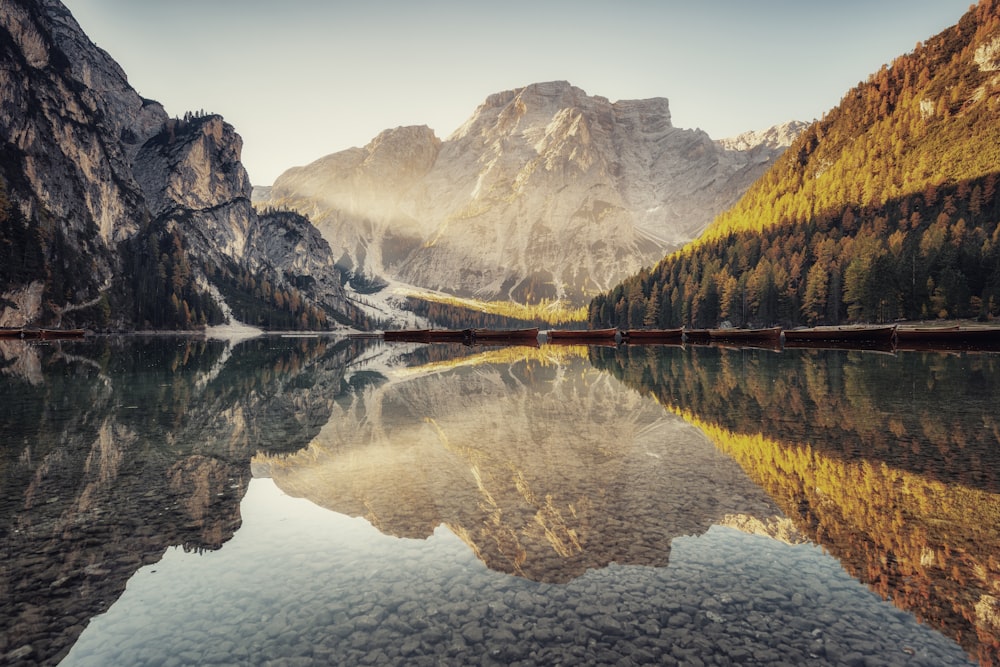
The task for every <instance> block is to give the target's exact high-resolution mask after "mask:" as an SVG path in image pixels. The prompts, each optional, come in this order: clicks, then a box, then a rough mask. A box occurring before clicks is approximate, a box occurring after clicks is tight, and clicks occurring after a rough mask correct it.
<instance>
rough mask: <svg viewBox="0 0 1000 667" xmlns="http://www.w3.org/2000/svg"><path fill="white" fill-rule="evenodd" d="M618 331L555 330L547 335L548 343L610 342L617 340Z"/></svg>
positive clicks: (614, 329)
mask: <svg viewBox="0 0 1000 667" xmlns="http://www.w3.org/2000/svg"><path fill="white" fill-rule="evenodd" d="M617 335H618V329H617V328H613V329H553V330H551V331H549V332H548V333H547V334H546V341H548V342H553V341H555V342H573V343H590V342H608V341H613V340H615V339H616V337H617Z"/></svg>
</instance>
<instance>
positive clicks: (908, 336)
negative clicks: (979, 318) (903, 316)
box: [896, 325, 1000, 349]
mask: <svg viewBox="0 0 1000 667" xmlns="http://www.w3.org/2000/svg"><path fill="white" fill-rule="evenodd" d="M896 344H897V345H898V346H900V347H904V348H905V347H911V346H920V347H921V348H927V349H933V348H934V347H967V348H980V347H987V348H991V349H992V348H996V347H998V346H1000V327H995V326H982V327H975V326H973V327H962V326H958V325H955V326H947V327H899V328H897V329H896Z"/></svg>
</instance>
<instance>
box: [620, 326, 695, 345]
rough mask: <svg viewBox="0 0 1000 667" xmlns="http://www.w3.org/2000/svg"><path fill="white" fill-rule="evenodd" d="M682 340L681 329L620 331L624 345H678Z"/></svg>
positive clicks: (682, 331) (682, 332) (682, 333)
mask: <svg viewBox="0 0 1000 667" xmlns="http://www.w3.org/2000/svg"><path fill="white" fill-rule="evenodd" d="M683 338H684V330H683V329H680V328H678V329H627V330H625V331H622V341H624V342H626V343H680V342H681V341H682V340H683Z"/></svg>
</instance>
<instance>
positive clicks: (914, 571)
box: [591, 347, 1000, 665]
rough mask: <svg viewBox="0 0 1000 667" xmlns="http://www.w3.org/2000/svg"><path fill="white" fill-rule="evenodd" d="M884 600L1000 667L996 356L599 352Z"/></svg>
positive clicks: (605, 364) (999, 391)
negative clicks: (703, 437)
mask: <svg viewBox="0 0 1000 667" xmlns="http://www.w3.org/2000/svg"><path fill="white" fill-rule="evenodd" d="M591 360H592V361H593V363H594V365H595V366H597V367H598V368H602V369H604V370H606V371H608V372H610V373H612V374H613V375H615V376H616V377H618V378H620V379H621V380H622V381H623V382H625V383H626V384H628V385H630V386H632V387H635V388H636V389H638V390H639V391H641V392H647V393H650V394H653V395H654V396H656V398H657V400H658V401H660V402H661V403H662V404H663V405H664V406H665V407H666V408H667V409H668V410H669V411H671V412H674V413H676V414H679V415H681V416H683V417H684V418H685V419H686V420H688V421H689V422H690V423H692V424H694V425H696V426H698V427H699V428H700V429H702V431H704V432H705V433H706V434H707V435H708V436H709V437H710V438H711V439H712V440H713V441H714V442H715V443H716V445H717V446H718V447H719V449H721V450H722V451H724V452H726V453H727V454H729V455H730V456H732V457H733V458H734V459H735V460H736V461H737V462H739V464H740V465H741V466H742V467H743V469H744V470H745V471H746V472H747V474H748V475H749V476H750V477H751V478H752V479H753V480H754V481H755V482H757V483H758V484H760V485H761V486H762V487H763V488H764V489H765V490H766V491H767V492H768V494H770V496H771V497H772V498H774V499H775V500H776V501H777V503H778V504H779V506H780V507H781V509H782V510H783V511H784V512H785V513H786V514H787V515H788V516H790V517H792V518H793V520H794V521H795V524H796V526H797V527H798V528H799V529H800V530H802V531H803V532H805V533H806V534H807V535H808V536H809V537H810V538H811V539H813V540H815V541H816V542H817V543H819V544H822V545H823V546H824V547H825V548H826V549H828V550H829V551H830V552H831V553H832V554H833V555H834V556H836V557H837V558H838V559H839V560H840V561H841V562H842V563H843V565H844V567H845V568H847V569H848V571H849V572H851V573H852V575H853V576H855V577H857V578H858V579H860V580H861V581H863V582H866V583H867V584H868V585H869V586H870V587H871V588H872V589H873V590H875V591H876V592H878V593H879V594H880V595H882V596H883V597H884V598H886V599H891V600H892V601H893V602H894V603H895V604H897V605H898V606H900V607H901V608H905V609H908V610H911V611H913V612H914V613H915V614H916V615H917V617H918V618H920V619H922V620H924V621H926V622H928V623H930V624H932V625H934V626H935V627H937V628H939V629H941V630H942V631H943V632H945V633H946V634H948V635H950V636H951V637H953V638H955V640H956V641H958V642H959V643H960V644H961V645H962V646H963V647H964V648H965V649H966V650H967V651H968V652H969V653H970V655H972V656H974V657H975V658H976V659H978V660H979V661H980V662H981V663H982V664H984V665H993V664H997V663H998V662H1000V412H998V411H997V407H996V406H997V405H998V400H1000V355H997V354H974V353H962V354H943V353H932V352H903V353H899V354H897V355H885V354H879V353H865V352H844V351H837V352H834V351H820V350H785V351H784V352H783V353H780V354H778V353H774V352H769V351H762V350H750V349H743V350H739V349H722V348H716V347H696V348H684V349H682V348H665V347H660V348H653V347H648V348H639V347H633V348H623V349H621V350H617V351H614V350H613V351H607V350H602V349H597V348H595V349H593V350H592V351H591Z"/></svg>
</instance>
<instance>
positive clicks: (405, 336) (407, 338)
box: [382, 329, 431, 343]
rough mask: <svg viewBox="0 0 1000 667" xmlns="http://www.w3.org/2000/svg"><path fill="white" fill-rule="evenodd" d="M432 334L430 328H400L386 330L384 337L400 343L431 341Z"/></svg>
mask: <svg viewBox="0 0 1000 667" xmlns="http://www.w3.org/2000/svg"><path fill="white" fill-rule="evenodd" d="M430 334H431V331H430V329H398V330H394V331H386V332H384V333H383V334H382V338H383V340H387V341H396V342H400V343H429V342H430Z"/></svg>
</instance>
